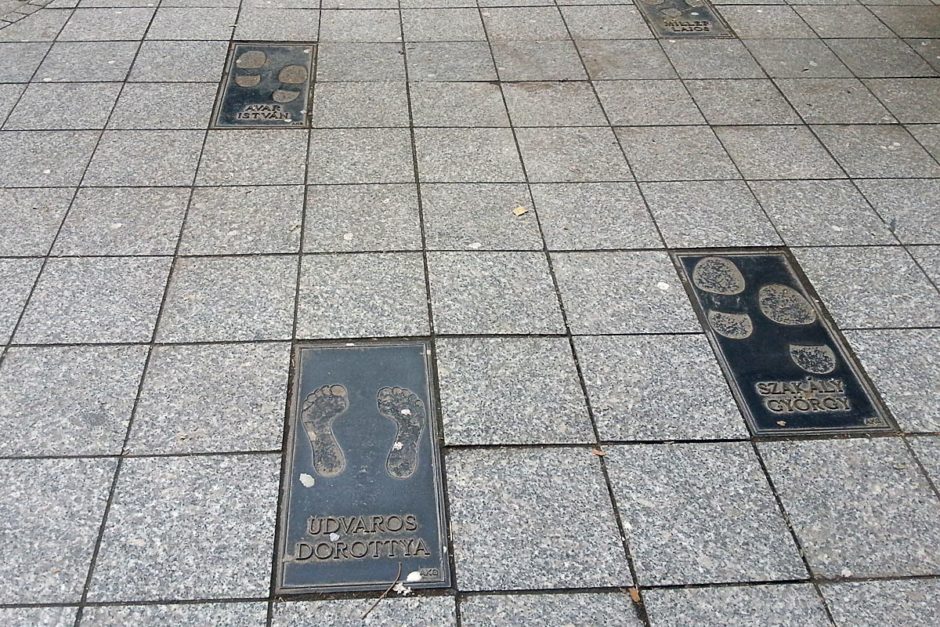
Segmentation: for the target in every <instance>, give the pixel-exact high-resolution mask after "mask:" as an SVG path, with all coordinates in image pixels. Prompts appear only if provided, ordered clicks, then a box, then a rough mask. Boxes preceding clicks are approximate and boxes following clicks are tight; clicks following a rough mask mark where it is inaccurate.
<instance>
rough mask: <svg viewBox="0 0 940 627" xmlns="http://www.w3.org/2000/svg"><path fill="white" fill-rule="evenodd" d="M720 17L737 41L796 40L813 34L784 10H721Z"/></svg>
mask: <svg viewBox="0 0 940 627" xmlns="http://www.w3.org/2000/svg"><path fill="white" fill-rule="evenodd" d="M719 13H721V16H722V17H723V18H725V21H726V22H728V26H730V27H731V28H732V30H734V32H735V34H736V35H737V36H738V37H740V38H741V39H770V38H775V39H800V38H806V37H812V36H813V31H812V30H811V29H810V28H809V26H807V25H806V23H805V22H804V21H803V20H802V19H801V18H800V15H799V14H798V13H797V12H796V11H794V10H793V8H792V7H788V6H768V5H740V6H728V5H725V6H722V7H721V8H720V9H719Z"/></svg>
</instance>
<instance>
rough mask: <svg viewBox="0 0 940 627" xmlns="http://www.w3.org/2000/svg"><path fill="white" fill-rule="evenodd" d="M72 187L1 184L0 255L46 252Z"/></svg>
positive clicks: (66, 205)
mask: <svg viewBox="0 0 940 627" xmlns="http://www.w3.org/2000/svg"><path fill="white" fill-rule="evenodd" d="M74 194H75V190H74V189H70V188H34V189H3V188H2V187H0V255H11V256H16V255H23V256H26V255H33V256H39V255H45V254H46V253H48V252H49V248H50V247H51V246H52V241H53V239H54V238H55V237H56V233H57V232H58V230H59V225H60V224H62V218H63V217H65V213H66V212H67V211H68V209H69V204H70V203H71V202H72V196H73V195H74Z"/></svg>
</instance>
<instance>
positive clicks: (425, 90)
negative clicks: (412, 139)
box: [410, 81, 509, 127]
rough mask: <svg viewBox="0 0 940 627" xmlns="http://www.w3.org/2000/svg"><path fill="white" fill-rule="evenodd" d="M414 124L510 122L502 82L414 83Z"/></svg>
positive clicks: (454, 124) (505, 124)
mask: <svg viewBox="0 0 940 627" xmlns="http://www.w3.org/2000/svg"><path fill="white" fill-rule="evenodd" d="M410 95H411V110H412V116H413V118H414V125H415V126H455V127H456V126H461V127H466V126H509V116H508V115H507V114H506V105H505V104H504V103H503V94H502V91H501V90H500V87H499V85H497V84H495V83H491V82H464V83H447V82H432V81H418V82H413V83H411V86H410Z"/></svg>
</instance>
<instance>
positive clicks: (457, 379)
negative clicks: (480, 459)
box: [437, 338, 594, 444]
mask: <svg viewBox="0 0 940 627" xmlns="http://www.w3.org/2000/svg"><path fill="white" fill-rule="evenodd" d="M437 372H438V378H439V389H440V395H441V414H442V416H443V420H444V440H445V442H446V443H447V444H552V443H568V442H593V441H594V431H593V429H592V427H591V419H590V417H589V416H588V412H587V406H586V405H585V403H584V395H583V393H582V392H581V386H580V382H579V380H578V371H577V369H576V367H575V363H574V359H573V358H572V354H571V347H570V346H569V344H568V340H567V339H565V338H466V339H463V338H461V339H457V338H454V339H441V340H439V341H438V343H437Z"/></svg>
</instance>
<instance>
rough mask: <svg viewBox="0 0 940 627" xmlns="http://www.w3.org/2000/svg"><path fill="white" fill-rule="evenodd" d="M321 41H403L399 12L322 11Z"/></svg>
mask: <svg viewBox="0 0 940 627" xmlns="http://www.w3.org/2000/svg"><path fill="white" fill-rule="evenodd" d="M320 41H364V42H376V43H377V42H385V41H388V42H391V41H401V22H400V18H399V14H398V11H387V10H364V11H350V10H340V9H337V10H334V11H321V13H320Z"/></svg>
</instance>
